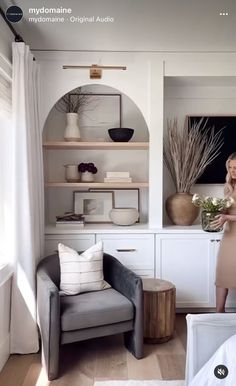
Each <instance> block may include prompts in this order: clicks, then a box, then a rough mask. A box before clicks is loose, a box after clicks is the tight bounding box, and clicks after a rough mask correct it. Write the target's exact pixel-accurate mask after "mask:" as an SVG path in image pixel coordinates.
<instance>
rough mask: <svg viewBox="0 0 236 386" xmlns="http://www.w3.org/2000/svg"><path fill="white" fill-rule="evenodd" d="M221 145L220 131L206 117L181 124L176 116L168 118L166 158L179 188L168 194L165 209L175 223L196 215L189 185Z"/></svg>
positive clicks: (186, 221)
mask: <svg viewBox="0 0 236 386" xmlns="http://www.w3.org/2000/svg"><path fill="white" fill-rule="evenodd" d="M209 134H210V135H209ZM222 145H223V140H222V139H221V131H219V132H218V133H215V132H214V128H213V127H207V120H205V122H204V121H203V118H202V119H201V120H200V121H199V122H193V124H190V121H189V120H187V119H186V121H185V124H184V125H183V126H182V127H179V124H178V120H177V118H175V119H174V120H168V121H167V131H166V135H165V136H164V162H165V165H166V167H167V169H168V170H169V172H170V175H171V177H172V180H173V182H174V185H175V189H176V192H175V193H174V194H172V195H171V196H170V197H168V198H167V200H166V212H167V214H168V217H169V218H170V219H171V221H172V222H173V223H174V224H176V225H191V224H192V223H193V222H194V221H195V219H196V218H197V216H198V213H199V208H197V207H195V206H194V205H193V204H192V194H191V193H190V189H191V187H192V186H193V185H194V184H195V182H196V181H197V179H198V178H199V177H200V175H201V174H202V173H203V172H204V170H205V169H206V167H207V165H209V164H210V163H211V162H212V161H213V160H214V159H215V158H216V157H217V156H218V155H219V153H220V148H221V146H222Z"/></svg>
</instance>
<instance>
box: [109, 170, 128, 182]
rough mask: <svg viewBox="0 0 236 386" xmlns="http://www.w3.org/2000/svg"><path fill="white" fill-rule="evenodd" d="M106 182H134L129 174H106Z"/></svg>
mask: <svg viewBox="0 0 236 386" xmlns="http://www.w3.org/2000/svg"><path fill="white" fill-rule="evenodd" d="M104 182H132V178H131V177H130V174H129V172H106V177H105V178H104Z"/></svg>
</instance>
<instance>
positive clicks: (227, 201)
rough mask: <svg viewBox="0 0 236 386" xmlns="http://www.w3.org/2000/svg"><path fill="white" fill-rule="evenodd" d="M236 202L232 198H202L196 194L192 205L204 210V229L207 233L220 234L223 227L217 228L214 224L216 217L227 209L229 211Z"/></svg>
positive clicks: (202, 217)
mask: <svg viewBox="0 0 236 386" xmlns="http://www.w3.org/2000/svg"><path fill="white" fill-rule="evenodd" d="M233 202H234V200H233V198H232V197H226V198H217V197H209V196H206V197H202V196H200V195H199V194H196V193H195V194H194V195H193V198H192V203H193V204H194V205H195V206H197V207H200V208H202V209H203V210H202V216H201V220H202V229H203V230H204V231H205V232H220V231H222V229H223V227H221V228H216V227H215V226H214V225H213V224H212V222H213V221H214V220H215V218H216V216H218V215H220V214H221V213H223V212H224V211H225V210H226V209H228V208H229V207H230V206H231V205H232V204H233Z"/></svg>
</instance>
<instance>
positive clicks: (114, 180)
mask: <svg viewBox="0 0 236 386" xmlns="http://www.w3.org/2000/svg"><path fill="white" fill-rule="evenodd" d="M104 182H132V178H131V177H124V178H122V177H120V178H119V177H107V178H106V177H105V178H104Z"/></svg>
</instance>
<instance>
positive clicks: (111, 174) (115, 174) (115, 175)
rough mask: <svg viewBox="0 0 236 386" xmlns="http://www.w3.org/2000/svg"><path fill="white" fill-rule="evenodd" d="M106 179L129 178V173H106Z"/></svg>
mask: <svg viewBox="0 0 236 386" xmlns="http://www.w3.org/2000/svg"><path fill="white" fill-rule="evenodd" d="M106 177H107V178H108V177H130V173H129V172H106Z"/></svg>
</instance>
